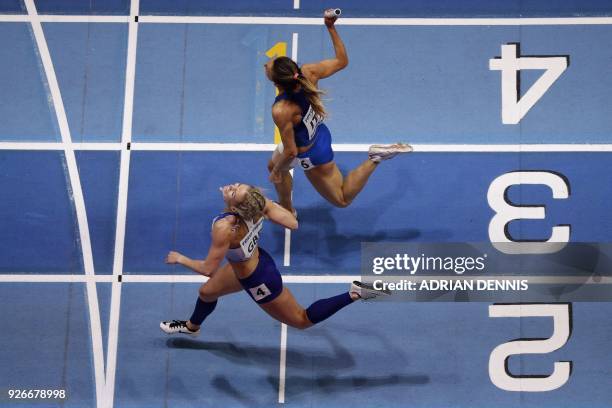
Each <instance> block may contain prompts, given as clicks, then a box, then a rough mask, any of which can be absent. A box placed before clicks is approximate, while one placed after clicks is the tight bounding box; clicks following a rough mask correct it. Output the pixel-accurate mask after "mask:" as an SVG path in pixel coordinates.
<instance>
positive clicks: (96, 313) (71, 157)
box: [25, 0, 105, 408]
mask: <svg viewBox="0 0 612 408" xmlns="http://www.w3.org/2000/svg"><path fill="white" fill-rule="evenodd" d="M25 6H26V9H27V11H28V16H29V19H30V23H31V25H32V32H33V33H34V39H35V41H36V46H37V48H38V52H39V55H40V58H41V60H42V64H43V68H44V71H45V77H46V79H47V84H48V86H49V92H50V93H51V98H52V101H53V106H54V109H55V115H56V117H57V123H58V125H59V129H60V134H61V137H62V142H63V144H64V156H65V158H66V167H67V168H68V175H69V178H70V186H69V188H70V189H71V190H72V198H73V200H74V206H75V210H76V215H77V222H78V227H79V238H80V244H81V251H82V254H83V266H84V268H85V274H86V275H89V276H94V275H95V271H94V263H93V254H92V250H91V239H90V236H89V225H88V222H87V212H86V209H85V199H84V197H83V190H82V187H81V180H80V177H79V170H78V167H77V163H76V156H75V154H74V150H73V149H72V143H71V142H72V138H71V135H70V128H69V126H68V118H67V116H66V111H65V109H64V102H63V100H62V94H61V92H60V87H59V83H58V82H57V77H56V75H55V69H54V67H53V61H52V60H51V54H50V52H49V47H48V45H47V40H46V39H45V34H44V32H43V29H42V24H41V22H40V19H39V18H38V12H37V10H36V5H35V4H34V1H33V0H25ZM87 303H88V307H89V322H90V326H91V342H92V348H93V357H94V377H95V382H96V402H97V406H98V407H99V408H104V407H105V398H104V392H103V391H104V356H103V348H102V326H101V324H100V310H99V303H98V292H97V291H96V283H95V281H93V280H88V281H87Z"/></svg>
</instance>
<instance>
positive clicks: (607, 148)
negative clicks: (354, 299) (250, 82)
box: [0, 141, 612, 153]
mask: <svg viewBox="0 0 612 408" xmlns="http://www.w3.org/2000/svg"><path fill="white" fill-rule="evenodd" d="M374 143H378V142H375V141H373V142H372V144H374ZM369 147H370V144H369V143H368V144H364V143H333V144H332V148H333V149H334V151H336V152H367V151H368V148H369ZM412 147H413V148H414V151H415V152H422V153H429V152H433V153H436V152H449V153H472V152H473V153H489V152H490V153H528V152H535V153H538V152H546V153H548V152H570V153H572V152H574V153H575V152H612V144H606V143H596V144H590V143H570V144H554V143H553V144H544V143H542V144H540V143H538V144H413V145H412ZM122 148H125V145H122V144H121V143H62V142H0V150H65V149H70V150H102V151H104V150H115V151H116V150H122ZM275 148H276V145H275V144H273V143H172V142H156V143H142V142H133V143H131V150H135V151H155V152H161V151H188V152H198V151H200V152H272V151H273V150H274V149H275Z"/></svg>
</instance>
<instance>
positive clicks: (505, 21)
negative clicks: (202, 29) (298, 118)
mask: <svg viewBox="0 0 612 408" xmlns="http://www.w3.org/2000/svg"><path fill="white" fill-rule="evenodd" d="M321 20H322V19H321V18H320V17H256V16H252V17H236V16H140V21H142V22H143V23H156V24H245V25H252V24H263V25H265V24H268V25H317V26H320V25H322V24H323V22H322V21H321ZM336 24H338V25H356V26H532V25H609V24H612V17H550V18H341V19H339V20H338V21H337V22H336Z"/></svg>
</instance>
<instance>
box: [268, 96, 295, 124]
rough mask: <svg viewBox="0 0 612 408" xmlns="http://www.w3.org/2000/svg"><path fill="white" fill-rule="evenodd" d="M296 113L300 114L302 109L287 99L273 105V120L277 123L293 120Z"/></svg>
mask: <svg viewBox="0 0 612 408" xmlns="http://www.w3.org/2000/svg"><path fill="white" fill-rule="evenodd" d="M296 112H300V107H299V106H298V105H297V104H296V103H295V102H292V101H289V100H287V99H283V100H280V101H278V102H276V103H275V104H274V105H272V118H273V119H274V120H275V121H277V122H278V121H279V120H280V121H283V120H289V121H290V120H291V119H292V118H293V115H295V114H296Z"/></svg>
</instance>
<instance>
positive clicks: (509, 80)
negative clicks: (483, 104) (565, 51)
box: [489, 44, 569, 125]
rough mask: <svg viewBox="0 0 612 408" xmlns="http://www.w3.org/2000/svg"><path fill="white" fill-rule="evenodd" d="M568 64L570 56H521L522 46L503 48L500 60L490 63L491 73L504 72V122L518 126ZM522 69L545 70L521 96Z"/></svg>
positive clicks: (508, 45)
mask: <svg viewBox="0 0 612 408" xmlns="http://www.w3.org/2000/svg"><path fill="white" fill-rule="evenodd" d="M568 61H569V57H567V56H544V57H540V56H538V57H535V56H532V57H521V56H520V48H519V44H504V45H502V49H501V58H499V57H497V58H492V59H490V60H489V69H490V70H492V71H501V84H502V86H501V94H502V123H504V124H507V125H516V124H518V123H519V122H520V121H521V119H522V118H523V117H524V116H525V115H526V114H527V112H529V110H530V109H531V108H532V107H533V106H534V105H535V104H536V102H537V101H539V100H540V98H541V97H542V95H544V94H545V93H546V91H547V90H548V88H550V87H551V86H552V84H553V83H554V82H555V81H556V80H557V79H558V78H559V77H560V76H561V74H562V73H563V71H565V70H566V69H567V66H568ZM523 69H543V70H545V71H544V73H543V74H542V76H540V78H538V80H537V81H536V82H535V83H534V84H533V85H532V86H531V88H529V90H527V92H525V94H524V95H523V96H522V97H521V95H520V93H521V92H520V71H521V70H523Z"/></svg>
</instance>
